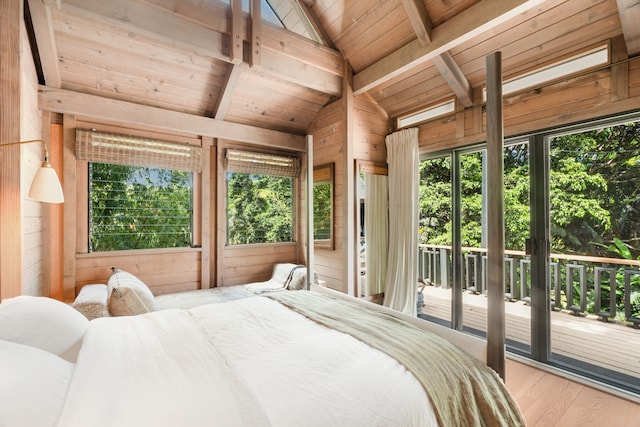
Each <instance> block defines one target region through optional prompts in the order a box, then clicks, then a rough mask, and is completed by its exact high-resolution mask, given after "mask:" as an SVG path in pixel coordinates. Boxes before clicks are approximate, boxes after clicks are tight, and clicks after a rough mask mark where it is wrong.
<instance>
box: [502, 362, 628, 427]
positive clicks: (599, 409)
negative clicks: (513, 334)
mask: <svg viewBox="0 0 640 427" xmlns="http://www.w3.org/2000/svg"><path fill="white" fill-rule="evenodd" d="M505 377H506V385H507V388H508V389H509V391H510V392H511V394H512V395H513V397H514V398H515V400H516V401H517V402H518V405H519V406H520V410H521V411H522V414H523V416H524V418H525V421H526V423H527V426H529V427H531V426H536V427H546V426H554V427H578V426H580V427H589V426H593V427H596V426H597V427H600V426H607V427H640V404H637V403H634V402H631V401H630V400H626V399H622V398H619V397H616V396H613V395H611V394H608V393H605V392H603V391H599V390H596V389H593V388H591V387H588V386H585V385H582V384H579V383H577V382H573V381H570V380H567V379H565V378H563V377H560V376H557V375H554V374H552V373H549V372H545V371H543V370H540V369H536V368H533V367H531V366H528V365H526V364H523V363H520V362H517V361H514V360H510V359H507V365H506V373H505Z"/></svg>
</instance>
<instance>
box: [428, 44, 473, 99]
mask: <svg viewBox="0 0 640 427" xmlns="http://www.w3.org/2000/svg"><path fill="white" fill-rule="evenodd" d="M431 61H432V62H433V65H435V67H436V68H437V69H438V71H439V72H440V74H441V75H442V77H443V78H444V79H445V81H446V82H447V84H448V85H449V87H450V88H451V90H452V91H453V93H455V95H456V96H457V97H458V100H459V101H460V103H461V104H462V105H463V106H464V107H465V108H469V107H471V106H473V89H471V85H470V84H469V80H467V78H466V77H465V75H464V73H463V72H462V70H461V69H460V67H458V64H456V61H455V60H454V59H453V56H451V54H450V53H449V52H448V51H447V52H444V53H442V54H440V55H438V56H434V57H433V59H432V60H431Z"/></svg>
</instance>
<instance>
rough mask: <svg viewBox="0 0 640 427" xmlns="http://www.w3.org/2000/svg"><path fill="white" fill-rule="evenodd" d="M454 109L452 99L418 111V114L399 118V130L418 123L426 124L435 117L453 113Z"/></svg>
mask: <svg viewBox="0 0 640 427" xmlns="http://www.w3.org/2000/svg"><path fill="white" fill-rule="evenodd" d="M454 109H455V101H454V100H453V99H452V100H450V101H447V102H444V103H442V104H437V105H433V106H431V107H429V108H426V109H424V110H421V111H418V112H417V113H413V114H409V115H406V116H401V117H398V129H401V128H405V127H407V126H411V125H415V124H416V123H420V122H424V121H426V120H429V119H433V118H434V117H439V116H443V115H445V114H449V113H452V112H453V111H454Z"/></svg>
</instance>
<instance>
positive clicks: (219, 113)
mask: <svg viewBox="0 0 640 427" xmlns="http://www.w3.org/2000/svg"><path fill="white" fill-rule="evenodd" d="M242 68H243V67H242V64H238V65H231V66H230V67H229V72H228V73H227V76H226V79H225V82H224V88H223V89H222V93H221V94H220V96H219V97H218V103H217V105H216V106H215V108H214V109H213V117H214V118H216V119H217V120H224V116H226V115H227V111H228V110H229V106H230V105H231V100H232V98H233V93H234V92H235V88H236V86H237V85H238V79H239V78H240V74H241V73H242Z"/></svg>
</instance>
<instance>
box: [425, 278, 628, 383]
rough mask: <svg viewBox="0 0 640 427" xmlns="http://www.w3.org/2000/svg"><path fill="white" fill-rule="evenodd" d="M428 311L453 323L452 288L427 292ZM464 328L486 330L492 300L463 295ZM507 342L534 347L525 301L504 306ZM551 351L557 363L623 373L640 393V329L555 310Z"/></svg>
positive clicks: (527, 307) (552, 322)
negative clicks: (573, 362) (575, 363)
mask: <svg viewBox="0 0 640 427" xmlns="http://www.w3.org/2000/svg"><path fill="white" fill-rule="evenodd" d="M423 294H424V302H425V306H424V310H423V313H424V314H425V315H428V316H433V317H436V318H439V319H445V320H450V319H451V290H450V289H442V288H439V287H434V286H427V287H425V288H424V291H423ZM463 304H464V314H463V324H464V326H465V327H469V328H473V329H476V330H480V331H486V326H485V325H486V314H487V298H486V297H485V296H484V295H475V294H472V293H469V292H465V293H464V294H463ZM505 315H506V331H505V335H506V339H507V342H508V344H510V343H511V342H517V343H523V344H526V345H527V346H528V345H529V344H530V336H531V334H530V331H531V324H530V307H529V306H528V305H526V304H524V303H523V302H520V301H519V302H505ZM551 348H552V353H553V356H552V358H553V359H554V360H559V359H562V358H563V357H568V358H572V359H575V360H578V361H580V362H581V363H579V364H578V365H581V366H582V368H583V369H585V370H587V371H589V372H590V373H593V372H598V371H599V370H600V369H599V368H602V369H604V370H605V371H603V375H604V376H605V378H607V377H608V378H611V377H615V376H616V375H618V376H619V377H622V378H626V380H627V381H629V380H630V381H629V382H631V384H633V385H634V386H635V387H637V390H640V330H638V329H634V328H632V327H630V326H626V325H622V324H619V323H613V322H602V321H600V320H597V318H595V317H592V316H586V317H585V316H573V315H571V314H569V313H567V312H562V311H552V312H551Z"/></svg>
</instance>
